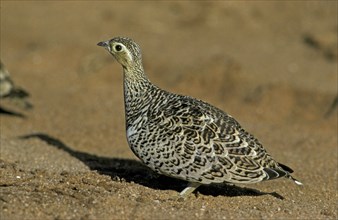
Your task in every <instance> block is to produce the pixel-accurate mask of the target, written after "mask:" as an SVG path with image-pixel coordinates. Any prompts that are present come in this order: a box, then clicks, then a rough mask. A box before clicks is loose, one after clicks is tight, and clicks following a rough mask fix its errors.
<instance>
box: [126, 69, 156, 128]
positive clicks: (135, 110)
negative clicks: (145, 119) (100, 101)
mask: <svg viewBox="0 0 338 220" xmlns="http://www.w3.org/2000/svg"><path fill="white" fill-rule="evenodd" d="M123 72H124V102H125V111H126V120H127V126H128V124H130V123H131V122H132V121H133V120H135V119H136V118H137V117H139V116H140V114H142V111H143V110H145V109H147V107H148V106H149V103H150V102H151V100H152V90H153V89H154V88H157V87H155V86H154V85H153V84H152V83H151V82H150V81H149V80H148V78H147V77H146V75H145V73H144V72H143V69H140V70H133V71H129V70H128V69H124V70H123Z"/></svg>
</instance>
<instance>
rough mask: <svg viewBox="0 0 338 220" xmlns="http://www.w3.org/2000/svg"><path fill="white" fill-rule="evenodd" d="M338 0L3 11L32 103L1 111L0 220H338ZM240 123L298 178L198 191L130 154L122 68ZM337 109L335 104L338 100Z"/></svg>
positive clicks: (11, 7) (5, 39)
mask: <svg viewBox="0 0 338 220" xmlns="http://www.w3.org/2000/svg"><path fill="white" fill-rule="evenodd" d="M337 30H338V25H337V2H336V1H290V2H285V1H283V2H282V1H262V2H258V1H241V2H235V1H228V2H211V3H205V2H194V3H191V2H176V1H168V2H163V3H156V2H153V1H151V2H132V1H127V2H119V1H111V2H110V1H98V2H95V3H94V2H93V3H91V2H87V1H77V2H75V1H72V2H67V1H60V2H56V1H55V2H44V1H37V2H35V1H28V2H25V1H1V61H2V62H3V63H4V64H5V65H6V67H7V69H8V70H9V71H10V73H11V74H12V78H13V80H14V82H15V83H16V84H17V85H18V86H20V87H22V88H24V89H26V90H27V91H28V92H29V93H30V94H31V97H30V99H29V101H30V102H31V103H32V104H33V105H34V108H33V109H31V110H23V109H21V108H19V107H18V106H16V105H15V104H14V103H12V102H10V101H8V100H1V104H0V105H1V113H0V120H1V139H0V141H1V155H0V190H1V194H0V214H1V216H0V219H1V220H5V219H231V218H233V219H249V218H254V219H295V218H298V219H337V102H338V101H337V99H336V97H337ZM114 36H128V37H131V38H133V39H134V40H135V41H137V42H138V44H139V45H140V46H141V48H142V50H143V61H144V66H145V70H146V72H147V75H148V76H149V78H150V80H151V81H152V82H153V83H155V84H156V85H158V86H159V87H161V88H163V89H166V90H168V91H171V92H176V93H180V94H185V95H189V96H193V97H196V98H199V99H202V100H204V101H207V102H209V103H211V104H213V105H215V106H217V107H219V108H221V109H223V110H224V111H226V112H227V113H229V114H231V115H232V116H233V117H234V118H236V119H237V120H238V121H239V122H240V123H241V124H242V126H243V127H244V128H245V129H246V130H247V131H249V132H250V133H252V134H254V135H255V136H256V137H257V138H258V139H259V140H260V141H261V142H262V143H263V145H264V146H265V148H266V149H267V151H268V152H269V153H270V154H271V155H272V156H273V157H274V158H275V159H276V160H278V161H279V162H281V163H283V164H286V165H288V166H290V167H291V168H292V169H294V171H295V172H294V174H293V176H294V177H296V178H297V179H299V180H300V181H302V182H303V183H304V186H297V185H296V184H294V183H293V182H292V181H290V180H288V179H279V180H273V181H267V182H263V183H258V184H253V185H236V186H230V185H211V186H203V187H200V188H199V189H198V190H197V192H196V193H195V194H192V195H191V196H190V197H189V198H188V199H187V200H186V201H184V202H180V201H175V200H173V199H172V198H173V197H174V196H175V195H177V193H179V192H180V191H181V190H182V189H184V187H185V185H186V183H185V182H183V181H179V180H175V179H171V178H168V177H164V176H159V175H156V174H154V173H153V172H152V171H150V170H149V169H147V168H146V167H145V166H143V165H142V164H141V163H140V162H139V160H138V159H137V158H136V157H135V156H134V155H133V153H132V152H131V150H130V149H129V147H128V144H127V141H126V135H125V124H124V123H125V122H124V106H123V103H124V101H123V76H122V69H121V67H120V65H119V64H118V63H117V62H115V61H114V59H113V57H111V56H110V55H109V54H108V53H107V52H106V51H104V50H103V49H102V48H100V47H98V46H96V43H97V42H99V41H102V40H108V39H110V38H112V37H114ZM334 100H336V101H334Z"/></svg>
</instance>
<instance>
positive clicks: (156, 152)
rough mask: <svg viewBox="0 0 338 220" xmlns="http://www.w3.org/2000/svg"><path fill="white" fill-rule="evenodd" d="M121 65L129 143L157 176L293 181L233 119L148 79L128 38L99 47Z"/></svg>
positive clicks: (195, 183) (220, 180)
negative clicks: (105, 50)
mask: <svg viewBox="0 0 338 220" xmlns="http://www.w3.org/2000/svg"><path fill="white" fill-rule="evenodd" d="M98 45H99V46H103V47H105V48H106V49H107V50H108V51H109V52H110V53H111V54H112V55H113V56H114V57H115V58H116V60H117V61H118V62H119V63H120V64H121V65H122V67H123V73H124V96H125V110H126V129H127V139H128V143H129V146H130V148H131V149H132V151H133V152H134V153H135V155H136V156H137V157H138V158H140V160H141V161H142V162H143V163H145V164H146V165H147V166H148V167H150V168H151V169H152V170H154V171H156V172H157V173H160V174H163V175H166V176H170V177H174V178H178V179H183V180H186V181H188V182H190V185H189V187H187V188H186V189H185V190H183V191H182V192H181V196H186V195H187V194H189V193H190V192H192V191H193V190H194V189H196V188H197V187H198V186H199V185H201V184H210V183H256V182H260V181H263V180H269V179H276V178H279V177H287V178H290V179H292V180H294V181H295V183H297V184H301V183H300V182H299V181H297V180H295V179H294V178H293V177H291V175H290V173H292V172H293V171H292V169H290V168H289V167H287V166H285V165H282V164H280V163H278V162H276V161H275V160H274V159H273V158H272V157H271V156H270V155H269V154H268V153H267V152H266V151H265V149H264V148H263V146H262V145H261V143H260V142H259V141H258V140H257V139H256V138H254V137H253V136H252V135H251V134H249V133H248V132H246V131H245V130H244V129H243V128H242V127H241V126H240V124H239V123H238V122H237V121H236V120H235V119H234V118H233V117H231V116H230V115H228V114H227V113H225V112H223V111H222V110H220V109H218V108H216V107H214V106H211V105H210V104H208V103H206V102H203V101H201V100H198V99H194V98H192V97H188V96H182V95H177V94H173V93H170V92H167V91H164V90H162V89H160V88H158V87H157V86H155V85H153V84H152V83H151V82H150V81H149V80H148V78H147V77H146V75H145V73H144V70H143V66H142V57H141V51H140V48H139V46H138V45H137V44H136V43H135V42H134V41H132V40H131V39H129V38H122V37H116V38H113V39H111V40H109V41H105V42H100V43H99V44H98Z"/></svg>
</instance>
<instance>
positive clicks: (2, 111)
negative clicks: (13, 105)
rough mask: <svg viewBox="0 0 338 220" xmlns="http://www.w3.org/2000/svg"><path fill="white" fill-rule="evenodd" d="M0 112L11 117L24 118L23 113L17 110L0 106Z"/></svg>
mask: <svg viewBox="0 0 338 220" xmlns="http://www.w3.org/2000/svg"><path fill="white" fill-rule="evenodd" d="M0 114H1V115H8V116H13V117H19V118H26V116H25V115H24V114H21V113H19V112H15V111H12V110H9V109H5V108H3V107H1V106H0Z"/></svg>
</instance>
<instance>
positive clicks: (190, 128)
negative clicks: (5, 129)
mask: <svg viewBox="0 0 338 220" xmlns="http://www.w3.org/2000/svg"><path fill="white" fill-rule="evenodd" d="M159 111H161V113H158V112H157V115H162V116H163V120H160V121H159V123H158V127H159V129H158V130H159V131H161V132H160V133H161V134H160V135H161V136H163V137H164V138H162V139H160V140H159V141H158V142H157V143H156V144H157V146H158V149H159V150H158V151H159V152H158V153H159V155H160V157H161V161H162V162H163V164H162V170H161V172H162V173H164V174H168V175H176V176H177V177H180V176H181V177H182V178H183V177H185V178H184V179H186V180H190V181H199V182H202V183H206V184H207V183H211V182H232V183H236V182H237V183H254V182H260V181H262V180H265V179H274V178H278V177H281V176H285V175H287V174H288V172H286V171H284V170H283V169H282V168H281V167H280V166H278V163H277V162H275V161H274V160H273V159H272V158H271V157H270V155H269V154H267V153H266V151H265V149H264V148H263V147H262V145H261V144H260V143H259V142H258V141H257V139H255V138H254V137H253V136H252V135H250V134H249V133H247V132H245V131H244V130H243V129H242V128H241V126H240V125H239V123H238V122H237V121H236V120H235V119H233V118H232V117H231V116H229V115H227V114H226V113H224V112H223V111H221V110H219V109H217V108H215V107H213V106H210V105H209V104H207V103H204V102H202V101H200V100H195V99H191V98H186V99H179V100H176V101H175V102H172V103H167V104H166V105H165V106H163V107H162V108H159ZM161 149H162V150H163V152H160V151H161ZM166 172H170V173H166ZM186 177H188V178H186Z"/></svg>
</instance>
